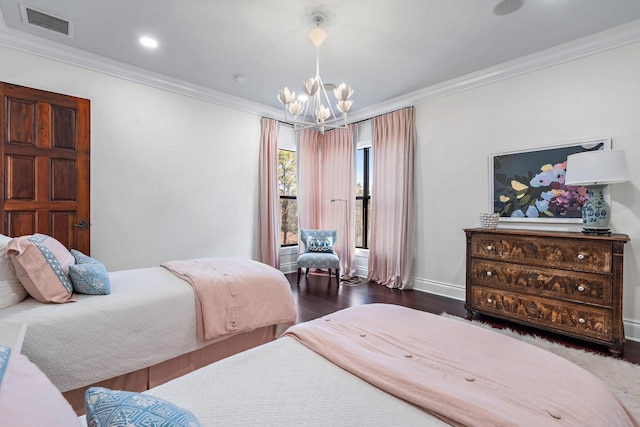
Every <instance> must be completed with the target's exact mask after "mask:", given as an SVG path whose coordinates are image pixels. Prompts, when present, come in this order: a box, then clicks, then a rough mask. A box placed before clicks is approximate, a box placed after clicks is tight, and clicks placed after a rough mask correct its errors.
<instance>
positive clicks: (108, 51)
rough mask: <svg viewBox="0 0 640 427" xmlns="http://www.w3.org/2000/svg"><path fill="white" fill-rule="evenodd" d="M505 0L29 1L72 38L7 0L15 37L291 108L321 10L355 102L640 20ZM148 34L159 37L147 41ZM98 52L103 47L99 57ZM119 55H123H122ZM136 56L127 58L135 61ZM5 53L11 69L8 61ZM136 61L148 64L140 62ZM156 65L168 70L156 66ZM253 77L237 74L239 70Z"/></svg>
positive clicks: (598, 0)
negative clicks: (508, 4)
mask: <svg viewBox="0 0 640 427" xmlns="http://www.w3.org/2000/svg"><path fill="white" fill-rule="evenodd" d="M498 3H499V0H24V1H23V2H22V5H24V6H28V7H30V8H33V9H36V10H39V11H41V12H45V13H48V14H51V15H53V16H56V17H58V18H62V19H65V20H68V21H70V22H71V23H72V24H73V34H72V36H70V37H68V36H63V35H61V34H58V33H55V32H52V31H48V30H44V29H42V28H39V27H35V26H32V25H28V24H26V23H25V22H23V20H22V16H21V12H20V2H18V1H16V0H0V12H1V16H0V39H1V38H2V37H1V36H4V37H5V39H6V38H7V37H9V38H11V37H13V38H14V39H15V38H16V37H19V38H23V39H25V40H29V41H30V43H31V44H33V43H39V42H42V43H43V44H44V46H48V47H49V48H51V49H53V48H55V47H56V46H62V47H63V48H64V49H67V51H69V49H71V51H73V52H75V54H76V55H80V56H82V55H85V54H86V55H88V56H90V57H92V58H94V59H95V58H109V59H108V60H107V61H109V63H110V64H111V65H113V64H116V65H117V64H118V63H122V64H119V65H122V66H123V67H125V68H127V67H129V68H132V69H137V68H139V69H142V70H145V72H146V71H150V72H151V75H153V76H156V77H157V78H159V79H162V78H163V77H167V78H170V79H171V81H173V82H174V83H175V82H176V81H177V82H184V83H185V84H188V85H191V86H192V87H196V88H198V87H201V88H203V89H207V90H212V91H214V92H216V93H217V92H219V93H221V94H223V95H224V96H231V97H232V98H235V97H237V98H240V99H242V100H248V101H251V102H254V103H257V104H260V105H264V106H267V107H269V108H272V107H273V108H280V106H279V103H278V101H277V98H276V94H277V91H278V90H279V89H281V88H283V87H284V86H289V87H290V88H291V89H293V90H296V91H299V90H300V85H301V82H302V81H303V80H305V79H307V78H309V77H311V76H313V75H314V74H315V48H314V46H313V45H312V44H311V43H310V42H309V40H308V39H307V32H308V31H309V30H310V29H311V28H312V27H313V26H314V24H313V22H312V19H311V16H312V15H313V12H316V11H321V12H323V13H324V14H325V16H326V18H327V19H326V22H325V23H324V24H323V27H324V28H325V29H326V30H327V31H328V33H329V36H328V39H327V41H326V42H325V43H324V44H323V45H322V47H321V50H320V74H321V77H322V79H323V80H324V83H335V84H339V83H341V82H343V81H345V82H347V83H349V84H351V85H352V87H353V89H354V95H353V100H354V107H353V111H354V112H357V111H358V110H362V109H366V108H370V107H371V106H374V105H378V104H381V103H385V102H388V101H389V100H393V99H395V98H398V97H401V96H403V95H406V94H408V93H412V92H415V91H418V90H420V89H423V88H427V87H431V86H433V85H436V84H439V83H442V82H445V81H449V80H451V79H455V78H458V77H460V76H464V75H468V74H469V73H473V72H476V71H478V70H483V69H486V68H488V67H492V66H495V65H497V64H501V63H504V62H506V61H510V60H514V59H516V58H520V57H523V56H525V55H530V54H533V53H535V52H540V51H543V50H545V49H548V48H552V47H554V46H557V45H561V44H563V43H567V42H571V41H573V40H576V39H579V38H582V37H585V36H589V35H592V34H594V33H598V32H600V31H603V30H607V29H610V28H613V27H616V26H619V25H622V24H625V23H629V22H630V21H634V20H638V19H640V0H527V1H526V2H525V4H524V6H523V7H522V8H521V9H520V10H519V11H517V12H515V13H513V14H510V15H506V16H497V15H495V14H494V13H493V8H494V7H495V6H496V5H497V4H498ZM142 35H150V36H153V37H155V38H156V39H157V40H158V41H159V43H160V46H159V48H158V49H156V50H155V51H150V50H148V49H145V48H143V47H142V46H140V45H139V44H138V38H139V37H140V36H142ZM95 55H99V57H96V56H95ZM113 60H115V61H118V62H115V61H113ZM125 64H126V65H125ZM1 66H2V65H1V58H0V67H1ZM132 66H134V67H137V68H133V67H132ZM156 73H157V74H156ZM236 75H241V76H244V77H245V78H246V82H245V83H238V82H236V81H235V80H234V76H236Z"/></svg>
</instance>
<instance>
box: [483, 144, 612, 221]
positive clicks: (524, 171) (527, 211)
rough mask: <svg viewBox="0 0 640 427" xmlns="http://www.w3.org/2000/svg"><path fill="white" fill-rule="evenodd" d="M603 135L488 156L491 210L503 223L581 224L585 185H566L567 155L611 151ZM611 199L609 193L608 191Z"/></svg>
mask: <svg viewBox="0 0 640 427" xmlns="http://www.w3.org/2000/svg"><path fill="white" fill-rule="evenodd" d="M610 149H611V138H609V137H602V138H594V139H589V140H582V141H576V142H568V143H564V144H558V145H552V146H545V147H540V148H533V149H524V150H514V151H503V152H500V153H493V154H490V155H489V199H490V200H489V212H493V213H498V214H499V215H500V216H499V221H500V222H536V223H582V205H583V204H584V202H585V200H586V199H587V198H588V195H587V191H586V188H585V187H570V186H565V185H564V174H565V173H566V161H567V157H568V156H569V155H571V154H575V153H581V152H584V151H593V150H610ZM605 199H609V192H608V191H606V192H605Z"/></svg>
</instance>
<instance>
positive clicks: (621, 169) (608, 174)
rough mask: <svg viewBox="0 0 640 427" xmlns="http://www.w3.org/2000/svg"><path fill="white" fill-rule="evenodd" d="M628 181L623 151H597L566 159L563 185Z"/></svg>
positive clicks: (578, 154)
mask: <svg viewBox="0 0 640 427" xmlns="http://www.w3.org/2000/svg"><path fill="white" fill-rule="evenodd" d="M628 180H629V175H628V173H627V162H626V161H625V158H624V151H623V150H597V151H585V152H584V153H577V154H572V155H570V156H568V157H567V173H566V176H565V180H564V184H565V185H572V186H580V185H583V186H588V185H599V184H615V183H617V182H625V181H628Z"/></svg>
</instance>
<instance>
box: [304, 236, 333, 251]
mask: <svg viewBox="0 0 640 427" xmlns="http://www.w3.org/2000/svg"><path fill="white" fill-rule="evenodd" d="M307 251H308V252H327V253H333V238H332V237H331V236H328V237H325V238H324V239H316V238H315V237H311V236H309V237H307Z"/></svg>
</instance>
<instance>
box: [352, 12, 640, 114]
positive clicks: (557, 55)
mask: <svg viewBox="0 0 640 427" xmlns="http://www.w3.org/2000/svg"><path fill="white" fill-rule="evenodd" d="M638 42H640V20H635V21H631V22H629V23H627V24H623V25H620V26H617V27H614V28H611V29H608V30H605V31H602V32H599V33H596V34H592V35H590V36H586V37H582V38H580V39H577V40H574V41H571V42H567V43H563V44H561V45H558V46H554V47H551V48H548V49H545V50H542V51H539V52H536V53H532V54H529V55H526V56H523V57H520V58H517V59H514V60H512V61H508V62H504V63H502V64H498V65H496V66H493V67H489V68H485V69H483V70H480V71H477V72H474V73H470V74H466V75H464V76H461V77H458V78H455V79H451V80H448V81H446V82H443V83H439V84H436V85H433V86H429V87H426V88H423V89H420V90H417V91H414V92H410V93H408V94H406V95H402V96H399V97H396V98H392V99H390V100H387V101H384V102H382V103H379V104H376V105H373V106H371V107H369V108H366V109H365V110H363V111H358V112H356V113H354V114H352V115H351V117H350V121H351V122H357V121H361V120H366V119H368V118H371V117H375V116H379V115H381V114H386V113H388V112H391V111H395V110H399V109H401V108H405V107H408V106H411V105H416V104H420V103H423V102H428V101H432V100H435V99H438V98H443V97H446V96H449V95H453V94H456V93H459V92H463V91H466V90H470V89H475V88H478V87H481V86H485V85H489V84H492V83H496V82H499V81H501V80H507V79H510V78H512V77H517V76H520V75H523V74H527V73H531V72H534V71H538V70H542V69H544V68H549V67H553V66H555V65H560V64H563V63H566V62H570V61H574V60H576V59H580V58H584V57H586V56H590V55H595V54H598V53H602V52H606V51H609V50H612V49H616V48H619V47H623V46H628V45H630V44H634V43H638Z"/></svg>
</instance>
